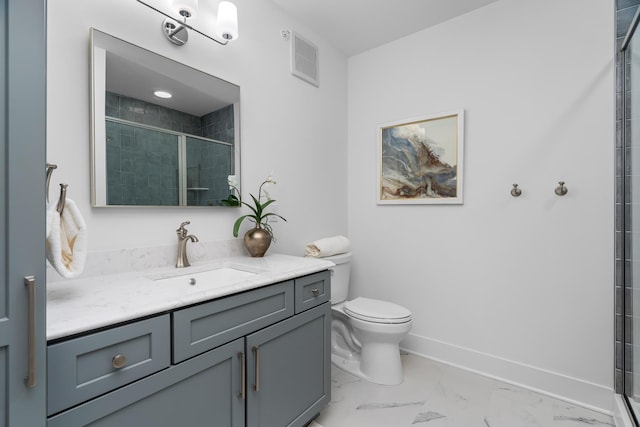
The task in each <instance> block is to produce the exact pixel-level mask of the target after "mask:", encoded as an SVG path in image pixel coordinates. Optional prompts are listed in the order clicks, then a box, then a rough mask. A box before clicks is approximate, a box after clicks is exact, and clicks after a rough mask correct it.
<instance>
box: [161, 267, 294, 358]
mask: <svg viewBox="0 0 640 427" xmlns="http://www.w3.org/2000/svg"><path fill="white" fill-rule="evenodd" d="M293 295H294V291H293V280H289V281H287V282H282V283H278V284H276V285H270V286H265V287H263V288H258V289H255V290H252V291H249V292H244V293H241V294H237V295H232V296H229V297H225V298H220V299H217V300H214V301H211V302H209V303H205V304H201V305H197V306H194V307H189V308H185V309H183V310H177V311H175V312H173V314H172V316H173V363H178V362H182V361H183V360H186V359H188V358H190V357H193V356H195V355H197V354H200V353H204V352H205V351H208V350H211V349H212V348H215V347H218V346H220V345H222V344H226V343H228V342H230V341H233V340H234V339H236V338H239V337H242V336H245V335H247V334H250V333H252V332H254V331H257V330H258V329H261V328H264V327H265V326H269V325H271V324H273V323H276V322H279V321H280V320H283V319H286V318H287V317H290V316H293V314H294V301H293V299H294V298H293Z"/></svg>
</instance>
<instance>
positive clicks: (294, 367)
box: [246, 303, 331, 427]
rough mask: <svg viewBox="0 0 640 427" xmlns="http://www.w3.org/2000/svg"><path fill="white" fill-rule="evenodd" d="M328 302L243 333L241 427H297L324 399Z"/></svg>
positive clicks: (327, 374)
mask: <svg viewBox="0 0 640 427" xmlns="http://www.w3.org/2000/svg"><path fill="white" fill-rule="evenodd" d="M330 331H331V306H330V304H329V303H324V304H322V305H320V306H318V307H316V308H313V309H311V310H307V311H305V312H304V313H302V314H299V315H296V316H294V317H291V318H289V319H287V320H284V321H282V322H280V323H277V324H275V325H273V326H270V327H268V328H265V329H263V330H261V331H258V332H256V333H254V334H251V335H249V336H247V340H246V353H247V390H248V396H247V426H250V427H257V426H261V427H285V426H287V427H300V426H304V425H305V424H306V423H308V422H309V421H310V420H311V419H312V418H313V417H314V416H315V415H316V414H317V413H318V412H319V411H320V409H322V408H323V407H324V406H325V405H326V404H327V403H329V399H330V389H331V387H330V381H331V379H330V376H331V375H330V344H331V336H330Z"/></svg>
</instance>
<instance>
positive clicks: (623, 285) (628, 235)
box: [615, 8, 640, 426]
mask: <svg viewBox="0 0 640 427" xmlns="http://www.w3.org/2000/svg"><path fill="white" fill-rule="evenodd" d="M639 24H640V8H638V10H637V11H636V13H635V15H634V17H633V20H632V21H631V25H630V26H629V30H628V31H627V34H626V35H625V37H624V40H623V42H622V44H621V45H620V48H619V53H620V63H619V79H620V80H619V81H620V88H621V96H620V115H621V117H619V119H621V120H620V121H621V124H620V125H619V126H620V136H621V141H620V145H621V147H620V148H621V150H620V154H619V161H620V166H621V167H620V169H619V170H620V179H619V181H618V182H617V186H618V187H619V188H618V191H617V194H618V195H619V196H618V197H617V199H619V200H616V203H620V205H621V210H620V212H619V213H618V214H617V215H616V217H617V221H618V224H617V226H616V230H617V231H618V230H619V231H620V232H621V233H622V237H621V239H622V242H621V243H622V244H619V245H616V246H617V250H616V252H617V254H616V258H618V259H619V260H621V261H622V268H619V269H618V273H617V278H616V290H618V289H619V290H620V292H618V293H617V295H616V320H618V317H619V315H620V314H621V315H622V317H621V321H617V322H616V336H617V337H621V341H622V345H616V346H615V352H616V360H619V361H621V366H620V363H616V368H620V369H621V375H619V376H618V375H616V385H615V388H616V392H618V393H620V394H621V395H622V396H623V400H624V402H625V404H626V409H627V411H628V413H629V416H630V418H631V419H632V420H633V423H634V424H635V425H636V426H639V425H640V423H639V422H638V418H640V405H637V407H636V409H638V410H639V412H638V413H636V412H635V410H634V405H633V404H632V403H631V399H632V396H633V394H634V392H633V279H632V254H631V247H632V245H631V242H632V238H633V233H632V231H633V230H631V227H630V221H629V219H630V218H629V217H630V216H631V208H630V206H631V203H632V199H633V198H632V197H631V194H630V193H629V194H628V191H630V188H631V185H630V184H631V178H632V176H631V174H629V175H628V174H627V172H628V171H631V169H630V167H629V166H630V165H629V162H630V161H631V160H630V159H629V158H628V156H627V151H628V148H629V147H630V146H632V144H631V141H630V140H629V138H630V135H629V132H628V131H627V125H626V124H627V120H629V119H630V118H631V117H628V112H629V111H628V107H629V105H628V104H629V103H628V102H627V90H628V89H629V88H628V83H627V81H628V80H627V78H628V76H627V74H628V73H627V64H628V62H627V57H628V54H627V53H628V48H629V46H630V44H631V41H632V39H633V36H634V35H635V31H636V29H637V27H638V25H639ZM630 64H631V62H630V61H629V68H631V66H630ZM629 74H631V73H630V70H629ZM639 83H640V82H639ZM616 371H617V370H616ZM616 373H617V372H616Z"/></svg>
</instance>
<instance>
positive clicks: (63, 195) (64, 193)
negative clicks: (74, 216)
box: [56, 184, 69, 215]
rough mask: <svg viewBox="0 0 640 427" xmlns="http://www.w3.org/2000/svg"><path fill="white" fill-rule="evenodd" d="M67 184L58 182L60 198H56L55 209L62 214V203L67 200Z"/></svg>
mask: <svg viewBox="0 0 640 427" xmlns="http://www.w3.org/2000/svg"><path fill="white" fill-rule="evenodd" d="M68 186H69V184H60V198H59V199H58V206H57V207H56V211H57V212H58V213H59V214H60V215H62V211H63V210H64V205H65V203H66V201H67V187H68Z"/></svg>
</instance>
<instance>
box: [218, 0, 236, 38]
mask: <svg viewBox="0 0 640 427" xmlns="http://www.w3.org/2000/svg"><path fill="white" fill-rule="evenodd" d="M217 21H218V22H217V23H216V34H217V35H218V37H221V38H223V39H225V40H235V39H237V38H238V8H236V5H235V4H233V3H231V2H230V1H221V2H220V4H219V5H218V20H217Z"/></svg>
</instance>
